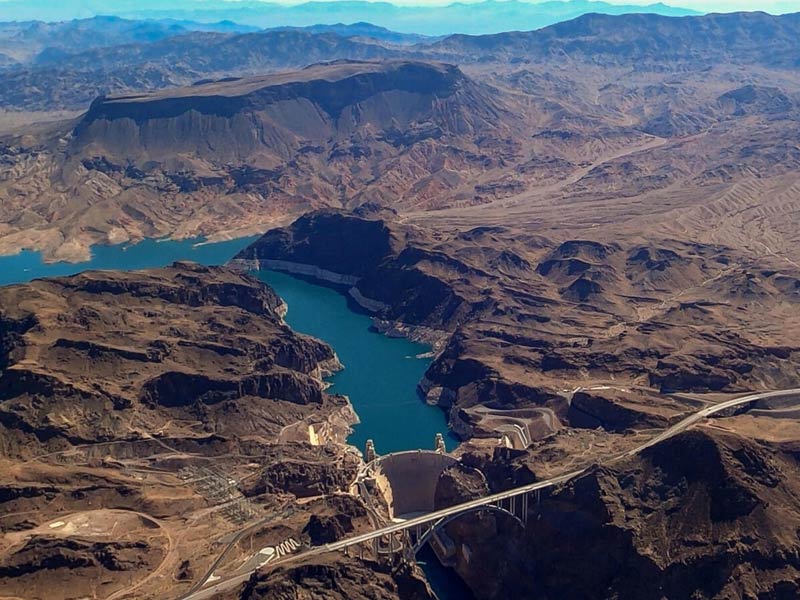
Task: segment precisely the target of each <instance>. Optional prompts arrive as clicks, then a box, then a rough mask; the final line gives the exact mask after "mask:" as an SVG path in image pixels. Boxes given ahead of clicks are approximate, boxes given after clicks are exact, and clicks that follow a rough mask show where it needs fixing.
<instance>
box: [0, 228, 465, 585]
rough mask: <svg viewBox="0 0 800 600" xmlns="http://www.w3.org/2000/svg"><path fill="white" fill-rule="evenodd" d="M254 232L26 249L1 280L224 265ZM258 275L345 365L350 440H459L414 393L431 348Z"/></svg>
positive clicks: (294, 320) (381, 446)
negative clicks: (83, 252) (351, 411)
mask: <svg viewBox="0 0 800 600" xmlns="http://www.w3.org/2000/svg"><path fill="white" fill-rule="evenodd" d="M254 239H255V238H243V239H238V240H232V241H229V242H219V243H214V244H201V242H202V241H203V240H202V239H193V240H183V241H172V240H168V241H156V240H145V241H143V242H140V243H138V244H135V245H119V246H95V247H93V248H92V259H91V260H89V261H87V262H84V263H54V264H45V263H43V262H42V260H41V255H40V254H39V253H38V252H29V251H25V252H22V253H20V254H18V255H15V256H0V285H8V284H13V283H23V282H26V281H30V280H32V279H36V278H40V277H56V276H62V275H73V274H75V273H79V272H81V271H85V270H90V269H122V270H132V269H145V268H154V267H161V266H165V265H168V264H171V263H173V262H175V261H176V260H192V261H195V262H198V263H201V264H206V265H219V264H224V263H225V262H227V261H228V260H229V259H231V258H232V257H233V256H234V255H235V254H236V253H237V252H238V251H239V250H241V249H242V248H244V247H245V246H247V245H248V244H250V243H251V242H252V241H254ZM258 276H259V277H260V278H261V279H262V280H264V281H266V282H267V283H269V284H270V285H271V286H272V287H274V288H275V290H276V291H277V292H278V293H279V294H280V295H281V296H282V297H283V298H284V300H285V301H286V303H287V304H288V305H289V312H288V314H287V316H286V320H287V322H288V323H289V325H291V327H292V328H294V329H295V330H297V331H300V332H303V333H307V334H309V335H313V336H315V337H317V338H319V339H322V340H324V341H326V342H328V343H329V344H330V345H331V346H332V347H333V348H334V349H335V350H336V352H337V354H338V355H339V358H340V360H341V361H342V363H343V364H344V365H345V369H344V370H343V371H341V372H339V373H337V374H336V375H334V376H333V377H332V378H331V380H330V381H331V383H332V386H331V388H330V391H331V392H333V393H340V394H345V395H347V396H348V397H349V398H350V400H351V402H352V403H353V406H354V407H355V410H356V412H357V413H358V415H359V417H360V419H361V423H360V424H359V425H356V426H355V428H354V431H353V434H352V436H351V437H350V439H349V441H350V443H352V444H353V445H355V446H356V447H358V448H360V449H362V450H363V448H364V444H365V442H366V440H367V439H368V438H372V439H373V440H374V442H375V446H376V450H377V451H378V452H379V453H381V454H385V453H388V452H393V451H398V450H409V449H416V448H430V449H433V445H434V438H435V435H436V433H442V434H443V435H444V436H445V443H446V444H447V446H448V448H452V447H453V446H455V444H456V442H455V440H454V439H453V438H452V437H450V436H449V435H448V430H447V422H446V419H445V416H444V413H443V412H442V411H441V410H439V409H438V408H435V407H432V406H428V405H426V404H425V403H424V402H423V401H422V400H421V399H420V397H419V396H418V395H417V393H416V385H417V382H418V381H419V380H420V379H421V378H422V376H423V375H424V373H425V370H426V369H427V368H428V365H429V364H430V359H429V358H420V357H418V355H420V354H424V353H425V352H427V351H428V350H429V348H428V347H426V346H424V345H421V344H417V343H414V342H410V341H408V340H404V339H397V338H388V337H386V336H384V335H381V334H378V333H375V332H373V331H370V325H371V321H370V319H369V317H367V316H365V315H363V314H359V313H356V312H353V311H352V310H350V308H349V307H348V305H347V301H346V299H345V297H344V296H343V295H342V294H341V293H339V292H337V291H335V290H332V289H330V288H327V287H323V286H319V285H314V284H312V283H309V282H307V281H304V280H300V279H296V278H294V277H291V276H289V275H284V274H281V273H273V272H260V273H258ZM421 557H422V560H421V565H422V566H423V569H424V570H425V573H426V575H427V576H428V580H429V582H430V584H431V587H432V588H433V590H434V592H436V594H437V596H438V597H439V598H440V600H469V599H471V598H472V595H471V594H470V592H469V590H468V589H467V588H466V587H465V586H464V584H463V583H462V582H461V580H460V579H459V578H458V576H457V575H456V574H455V573H453V571H452V570H450V569H446V568H444V567H442V566H441V565H439V563H438V562H437V561H436V558H435V556H434V555H433V553H432V552H430V551H429V550H427V549H425V550H423V553H422V554H421Z"/></svg>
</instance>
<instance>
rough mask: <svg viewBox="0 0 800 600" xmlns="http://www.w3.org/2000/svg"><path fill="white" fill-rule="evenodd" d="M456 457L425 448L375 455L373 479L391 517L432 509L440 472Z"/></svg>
mask: <svg viewBox="0 0 800 600" xmlns="http://www.w3.org/2000/svg"><path fill="white" fill-rule="evenodd" d="M457 462H458V461H457V460H456V459H455V458H453V457H452V456H448V455H447V454H441V453H439V452H432V451H426V450H414V451H410V452H398V453H395V454H387V455H386V456H382V457H380V458H379V459H378V461H377V465H376V469H375V471H374V474H375V480H376V483H377V485H378V487H379V488H380V490H381V493H382V494H383V496H384V498H385V499H386V502H387V503H388V505H389V511H390V515H391V517H392V518H393V519H394V518H398V517H407V516H410V515H414V514H417V513H425V512H431V511H433V510H434V509H435V506H434V500H435V497H436V485H437V483H438V481H439V476H440V475H441V474H442V472H443V471H444V470H445V469H447V468H448V467H450V466H452V465H454V464H456V463H457Z"/></svg>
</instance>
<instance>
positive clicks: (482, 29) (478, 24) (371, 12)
mask: <svg viewBox="0 0 800 600" xmlns="http://www.w3.org/2000/svg"><path fill="white" fill-rule="evenodd" d="M0 7H1V10H0V19H2V20H3V21H19V20H42V21H50V22H52V21H57V20H67V19H75V18H90V17H92V16H96V15H106V14H113V15H116V16H123V17H126V18H130V19H155V20H162V19H174V20H184V21H194V22H203V23H212V22H219V21H233V22H236V23H239V24H242V25H249V26H254V27H259V28H276V27H307V26H311V25H320V24H321V25H333V24H337V23H358V22H369V23H372V24H374V25H377V26H379V27H385V28H388V29H391V30H392V31H398V32H401V33H416V34H423V35H429V36H441V35H449V34H452V33H467V34H485V33H499V32H502V31H518V30H531V29H538V28H540V27H546V26H547V25H552V24H553V23H558V22H561V21H565V20H568V19H573V18H575V17H578V16H581V15H583V14H586V13H602V14H610V15H619V14H628V13H652V14H659V15H666V16H685V15H695V14H699V13H697V12H695V11H692V10H688V9H683V8H675V7H671V6H667V5H665V4H662V3H658V4H649V5H638V4H630V5H614V4H609V3H607V2H591V1H588V0H568V1H566V2H561V1H553V0H549V1H546V2H536V3H534V2H523V1H519V0H508V1H504V2H498V1H496V0H487V1H485V2H477V3H471V4H464V3H454V4H450V5H447V6H427V7H425V6H397V5H394V4H391V3H388V2H367V1H363V0H352V1H350V0H343V1H341V2H332V1H328V2H306V3H304V4H297V5H293V6H287V5H285V4H275V3H269V2H259V1H253V0H242V1H239V2H208V1H206V0H182V1H180V2H178V1H176V0H163V1H156V0H141V1H135V0H117V1H115V2H113V3H109V2H107V1H100V0H83V1H81V2H73V3H69V2H63V1H60V0H41V1H38V2H35V3H33V2H30V1H29V0H5V1H2V2H0Z"/></svg>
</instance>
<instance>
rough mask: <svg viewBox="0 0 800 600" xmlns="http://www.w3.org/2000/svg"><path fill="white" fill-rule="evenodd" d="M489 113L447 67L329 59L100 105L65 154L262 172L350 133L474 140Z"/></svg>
mask: <svg viewBox="0 0 800 600" xmlns="http://www.w3.org/2000/svg"><path fill="white" fill-rule="evenodd" d="M495 111H496V106H495V103H494V102H493V101H492V99H491V97H490V95H488V94H486V93H485V91H484V90H483V89H482V88H481V87H480V86H479V85H478V84H476V83H474V82H472V81H471V80H470V79H468V78H467V77H466V76H464V74H463V73H462V72H461V71H460V70H459V69H458V68H457V67H455V66H453V65H447V64H442V63H434V62H416V61H388V62H383V63H378V62H357V61H336V62H332V63H325V64H320V65H313V66H310V67H307V68H305V69H302V70H299V71H291V72H287V73H278V74H271V75H264V76H259V77H248V78H226V79H222V80H218V81H210V82H204V83H198V84H196V85H194V86H190V87H185V88H178V89H172V90H165V91H159V92H153V93H149V94H137V95H127V96H116V97H101V98H98V99H97V100H96V101H95V102H94V103H93V104H92V106H91V108H90V109H89V111H88V112H87V113H86V115H85V116H84V118H83V119H82V120H81V121H80V122H79V123H78V125H77V126H76V128H75V131H74V134H75V135H74V141H73V144H72V153H73V154H79V155H81V156H84V157H87V156H106V157H107V158H108V159H109V160H110V161H112V162H113V163H116V164H123V165H124V164H129V163H135V164H138V165H140V166H141V165H143V164H144V163H147V162H149V161H167V160H169V159H170V158H171V157H174V155H175V154H176V153H180V154H185V156H184V157H183V158H190V157H195V158H203V159H208V160H210V161H213V162H214V163H216V164H220V165H224V164H226V163H227V162H234V163H240V162H243V161H244V159H254V158H255V159H256V160H255V164H257V165H258V166H262V167H268V166H270V165H269V163H270V162H272V163H273V164H272V165H271V166H275V164H274V163H275V161H277V160H281V159H282V160H285V159H288V158H291V157H292V156H293V155H294V154H295V153H296V152H298V151H299V150H300V149H301V148H303V147H307V148H308V149H307V151H309V152H311V151H315V150H313V148H310V146H314V145H319V144H323V145H324V144H325V143H326V142H328V141H329V140H331V139H334V140H335V139H344V138H347V137H349V136H350V135H352V134H354V133H356V132H357V131H361V135H362V136H364V137H373V136H374V137H375V138H377V139H380V140H383V141H385V142H388V143H390V144H395V145H402V144H404V143H409V142H413V141H414V139H424V138H426V137H427V138H430V137H438V136H441V135H463V134H473V133H475V132H476V131H479V130H481V129H487V130H488V129H491V128H492V127H493V124H492V121H493V116H494V113H495ZM270 157H271V158H270ZM259 163H260V164H259ZM249 164H253V160H250V161H249Z"/></svg>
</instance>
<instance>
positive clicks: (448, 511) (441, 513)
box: [181, 388, 800, 600]
mask: <svg viewBox="0 0 800 600" xmlns="http://www.w3.org/2000/svg"><path fill="white" fill-rule="evenodd" d="M783 397H788V398H794V397H797V398H798V399H800V388H793V389H788V390H779V391H775V392H763V393H757V394H750V395H747V396H742V397H740V398H734V399H732V400H726V401H724V402H720V403H718V404H713V405H711V406H707V407H705V408H702V409H700V410H698V411H697V412H695V413H692V414H691V415H689V416H688V417H686V418H684V419H682V420H681V421H679V422H678V423H676V424H675V425H673V426H672V427H669V428H668V429H665V430H664V431H662V432H661V433H660V434H658V435H656V436H654V437H653V438H651V439H649V440H648V441H646V442H644V443H643V444H641V445H640V446H637V447H636V448H633V449H632V450H629V451H627V452H624V453H622V454H619V455H617V456H615V457H614V458H612V459H610V460H608V461H606V462H605V463H603V464H604V465H609V464H613V463H615V462H618V461H620V460H623V459H626V458H629V457H631V456H635V455H637V454H639V453H641V452H643V451H644V450H646V449H647V448H650V447H652V446H655V445H656V444H659V443H661V442H663V441H665V440H667V439H669V438H671V437H674V436H675V435H677V434H679V433H681V432H683V431H686V430H687V429H688V428H689V427H691V426H693V425H695V424H696V423H697V422H699V421H702V420H703V419H706V418H708V417H710V416H713V415H715V414H717V413H721V412H724V411H727V410H730V409H734V408H737V407H740V406H744V405H746V404H750V403H752V402H757V401H759V400H769V399H776V398H783ZM590 468H592V467H586V468H583V469H578V470H575V471H570V472H569V473H564V474H563V475H559V476H558V477H553V478H551V479H547V480H545V481H539V482H536V483H531V484H528V485H524V486H521V487H518V488H513V489H510V490H506V491H504V492H499V493H496V494H491V495H488V496H484V497H482V498H478V499H476V500H472V501H470V502H464V503H462V504H457V505H455V506H451V507H449V508H444V509H442V510H437V511H434V512H431V513H427V514H424V515H421V516H419V517H415V518H412V519H408V520H407V521H403V522H400V523H393V524H391V525H388V526H386V527H382V528H380V529H376V530H375V531H371V532H369V533H363V534H361V535H356V536H353V537H350V538H346V539H343V540H340V541H338V542H334V543H330V544H325V545H323V546H316V547H313V548H310V549H308V550H306V551H304V552H299V553H297V554H293V555H289V556H286V557H285V558H283V559H282V560H280V561H275V562H273V563H272V566H276V565H287V564H292V563H295V562H299V561H303V560H307V559H309V558H312V557H314V556H318V555H321V554H326V553H329V552H335V551H338V550H344V549H345V548H349V547H350V546H356V545H359V544H364V543H368V542H371V541H372V540H374V539H376V538H380V537H383V536H386V535H390V534H393V533H397V532H400V531H404V530H409V529H414V528H417V527H419V528H426V526H430V525H431V524H433V523H435V522H437V521H439V520H440V519H444V518H447V517H450V516H453V515H456V514H458V513H462V512H468V511H471V510H474V509H476V508H479V507H481V506H486V505H490V504H496V503H498V502H500V501H502V500H507V499H509V498H513V497H516V496H521V495H523V494H528V493H530V492H535V491H537V490H544V489H547V488H551V487H554V486H557V485H560V484H562V483H566V482H567V481H570V480H571V479H575V478H576V477H578V476H580V475H582V474H584V473H586V472H587V471H588V470H589V469H590ZM251 575H252V572H251V573H244V574H241V575H237V576H234V577H231V578H229V579H225V580H223V581H220V582H217V583H215V584H214V585H212V586H209V587H207V588H205V589H203V590H200V591H197V592H195V593H193V594H189V595H185V596H182V597H181V600H204V599H208V598H211V597H213V596H214V595H215V594H218V593H220V592H223V591H226V590H229V589H231V588H232V587H235V586H237V585H240V584H242V583H244V582H245V581H247V580H248V579H249V578H250V576H251Z"/></svg>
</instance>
